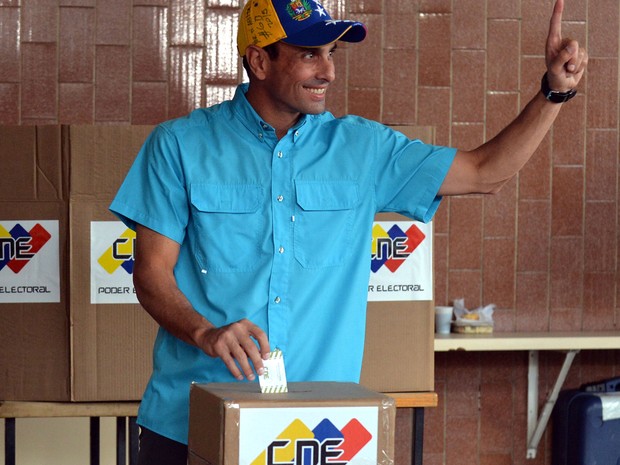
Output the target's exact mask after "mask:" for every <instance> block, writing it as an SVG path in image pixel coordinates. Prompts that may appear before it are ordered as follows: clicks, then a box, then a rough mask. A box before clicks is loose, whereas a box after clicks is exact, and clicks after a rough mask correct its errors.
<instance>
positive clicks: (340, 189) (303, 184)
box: [295, 181, 359, 211]
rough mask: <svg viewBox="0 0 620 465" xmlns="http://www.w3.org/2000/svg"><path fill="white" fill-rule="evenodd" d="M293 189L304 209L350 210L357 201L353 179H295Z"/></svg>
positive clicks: (357, 195) (357, 194)
mask: <svg viewBox="0 0 620 465" xmlns="http://www.w3.org/2000/svg"><path fill="white" fill-rule="evenodd" d="M295 190H296V193H297V203H298V204H299V206H300V207H301V208H303V209H304V210H306V211H321V210H350V209H351V208H353V207H355V206H356V205H357V204H358V203H359V188H358V185H357V183H356V182H355V181H296V182H295Z"/></svg>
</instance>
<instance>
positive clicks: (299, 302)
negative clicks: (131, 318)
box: [110, 0, 587, 465]
mask: <svg viewBox="0 0 620 465" xmlns="http://www.w3.org/2000/svg"><path fill="white" fill-rule="evenodd" d="M562 10H563V0H558V1H557V3H556V5H555V7H554V11H553V15H552V18H551V22H550V28H549V35H548V39H547V45H546V64H547V73H546V74H545V77H544V79H543V81H542V92H541V93H538V94H537V95H536V96H535V97H534V98H533V99H532V100H531V102H530V103H529V104H528V105H527V106H526V107H525V109H524V110H523V112H522V113H521V115H519V117H517V119H516V120H515V121H514V122H512V123H511V124H510V125H509V126H508V127H507V128H506V129H504V130H503V131H502V132H501V133H500V134H499V135H498V136H497V137H495V138H493V139H492V140H490V141H489V142H487V143H485V144H484V145H482V146H481V147H479V148H477V149H475V150H473V151H467V152H466V151H457V150H455V149H450V148H445V147H434V146H429V145H425V144H422V143H421V142H419V141H410V140H408V139H407V138H406V137H404V136H403V135H402V134H400V133H398V132H395V131H393V130H391V129H389V128H387V127H385V126H383V125H380V124H378V123H375V122H372V121H368V120H365V119H362V118H358V117H354V116H347V117H344V118H340V119H336V118H334V117H333V116H332V115H331V114H329V113H326V112H325V98H326V93H327V89H328V88H329V86H330V84H331V83H332V82H333V81H334V79H335V69H334V63H333V58H332V55H333V53H334V52H335V50H336V48H337V41H338V40H343V41H350V42H358V41H361V40H363V39H364V37H365V36H366V28H365V26H364V25H363V24H361V23H358V22H354V21H333V20H331V18H330V17H329V15H328V14H327V12H326V11H325V9H324V8H323V7H322V6H321V5H320V3H318V2H317V1H314V0H305V1H290V0H251V1H250V2H249V3H248V4H247V5H246V6H245V8H244V10H243V13H242V15H241V18H240V24H239V36H238V49H239V53H240V55H241V56H242V57H243V59H244V66H245V67H246V69H247V71H248V75H249V77H250V83H249V85H241V86H240V87H239V88H238V89H237V92H236V94H235V96H234V98H233V100H231V101H227V102H224V103H222V104H220V105H216V106H214V107H211V108H207V109H199V110H196V111H194V112H192V113H191V114H190V115H188V116H187V117H185V118H180V119H177V120H174V121H169V122H166V123H164V124H161V125H159V126H158V127H157V128H156V129H155V130H154V131H153V133H152V134H151V135H150V136H149V138H148V139H147V141H146V142H145V144H144V146H143V148H142V150H141V151H140V153H139V155H138V157H137V159H136V162H135V163H134V166H133V167H132V168H131V170H130V172H129V173H128V176H127V179H126V180H125V182H124V183H123V186H122V187H121V189H120V190H119V193H118V195H117V197H116V198H115V200H114V201H113V203H112V205H111V207H110V208H111V210H112V211H113V212H115V213H116V214H117V215H118V216H119V217H120V218H121V219H122V220H123V221H124V222H125V223H126V224H127V225H128V226H130V227H132V228H135V229H136V231H137V240H136V251H135V258H136V262H135V267H134V282H135V286H136V291H137V293H138V297H139V300H140V302H141V303H142V305H143V306H144V308H145V309H146V310H147V311H148V312H149V313H150V314H151V315H152V316H153V318H154V319H155V320H156V321H157V322H158V323H159V324H160V326H161V329H160V331H159V333H158V337H157V340H156V343H155V348H154V370H153V375H152V377H151V380H150V382H149V385H148V387H147V389H146V391H145V394H144V397H143V400H142V404H141V407H140V413H139V420H138V421H139V424H140V425H141V426H142V436H141V447H140V461H139V463H140V464H141V465H146V464H156V463H166V464H168V465H170V464H176V463H179V464H180V463H185V460H186V455H187V448H186V446H185V444H186V443H187V420H188V409H189V406H188V395H189V385H190V383H191V382H192V381H196V382H230V381H235V380H237V381H243V380H244V379H245V380H249V381H255V378H256V374H259V375H260V374H261V373H262V370H263V364H262V360H263V359H264V358H266V357H267V356H268V354H269V352H270V351H271V350H273V349H275V348H279V349H281V350H282V351H283V353H284V358H285V361H286V370H287V376H288V378H289V381H321V380H331V381H354V382H356V381H358V380H359V375H360V370H361V363H362V353H363V345H364V341H363V338H364V331H365V328H364V325H365V318H366V317H365V308H366V295H367V294H366V289H367V284H368V277H369V270H370V253H369V250H368V247H369V244H370V237H371V225H372V221H373V218H374V216H375V214H376V213H377V212H379V211H392V212H400V213H402V214H405V215H407V216H409V217H411V218H414V219H416V220H420V221H429V220H430V219H431V218H432V216H433V214H434V213H435V211H436V209H437V207H438V205H439V202H440V200H441V197H442V196H444V195H459V194H467V193H495V192H497V191H498V190H499V189H500V188H501V186H502V185H503V184H505V183H506V182H507V181H508V180H509V179H511V178H512V177H513V176H514V175H515V174H516V173H517V172H518V171H519V169H520V168H521V167H522V166H523V165H524V164H525V163H526V162H527V160H528V159H529V158H530V157H531V155H532V154H533V153H534V151H535V150H536V148H537V146H538V145H539V143H540V141H541V140H542V138H543V137H544V136H545V134H546V132H547V131H548V129H549V128H550V126H551V124H552V123H553V121H554V119H555V117H556V116H557V114H558V112H559V109H560V107H561V105H560V104H557V103H554V102H563V101H566V100H568V99H570V98H571V96H572V95H574V91H573V89H574V88H576V87H577V84H578V83H579V80H580V79H581V77H582V75H583V73H584V70H585V67H586V64H587V54H586V53H585V51H584V50H583V49H580V48H579V44H577V43H576V42H575V41H571V40H563V39H562V37H561V31H560V24H561V16H562Z"/></svg>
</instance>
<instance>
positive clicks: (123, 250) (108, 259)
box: [97, 229, 136, 274]
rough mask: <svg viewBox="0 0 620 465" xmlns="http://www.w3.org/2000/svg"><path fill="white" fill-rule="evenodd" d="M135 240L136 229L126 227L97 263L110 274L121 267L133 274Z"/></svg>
mask: <svg viewBox="0 0 620 465" xmlns="http://www.w3.org/2000/svg"><path fill="white" fill-rule="evenodd" d="M135 242H136V233H135V231H132V230H131V229H126V230H125V231H124V232H123V233H122V234H121V235H120V236H119V237H118V238H117V239H116V240H115V241H114V242H113V243H112V245H111V246H110V247H108V248H107V249H106V250H105V252H103V254H102V255H101V256H100V257H99V259H98V260H97V263H99V264H100V265H101V267H102V268H103V269H104V270H105V271H107V272H108V273H109V274H114V273H115V272H116V270H118V269H119V268H122V269H124V270H125V271H126V272H127V274H132V273H133V264H134V255H133V253H134V247H135Z"/></svg>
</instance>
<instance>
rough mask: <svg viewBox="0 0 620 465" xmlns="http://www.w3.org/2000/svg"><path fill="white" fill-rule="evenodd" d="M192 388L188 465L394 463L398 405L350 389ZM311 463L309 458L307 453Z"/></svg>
mask: <svg viewBox="0 0 620 465" xmlns="http://www.w3.org/2000/svg"><path fill="white" fill-rule="evenodd" d="M288 387H289V392H288V393H281V394H261V393H260V390H259V387H258V384H257V383H228V384H226V383H224V384H195V385H193V386H192V389H191V391H190V424H189V464H190V465H207V464H208V465H267V464H276V463H302V461H301V457H302V455H304V454H312V455H310V456H309V457H311V458H312V461H304V462H303V463H336V462H337V463H350V464H351V465H354V464H356V463H357V464H366V463H372V464H392V463H393V461H394V428H395V426H394V425H395V416H396V406H395V403H394V400H393V399H392V398H390V397H387V396H385V395H383V394H378V393H376V392H373V391H371V390H369V389H365V388H364V387H362V386H359V385H357V384H353V383H316V382H315V383H289V386H288ZM306 456H307V457H308V455H306Z"/></svg>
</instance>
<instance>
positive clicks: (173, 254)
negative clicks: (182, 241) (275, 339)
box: [134, 226, 269, 380]
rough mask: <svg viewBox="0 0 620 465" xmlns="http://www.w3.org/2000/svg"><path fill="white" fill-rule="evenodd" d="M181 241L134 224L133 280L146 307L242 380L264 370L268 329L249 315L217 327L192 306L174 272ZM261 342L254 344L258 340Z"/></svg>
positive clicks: (267, 351)
mask: <svg viewBox="0 0 620 465" xmlns="http://www.w3.org/2000/svg"><path fill="white" fill-rule="evenodd" d="M178 256H179V245H178V244H177V243H176V242H174V241H173V240H171V239H168V238H167V237H165V236H162V235H161V234H158V233H156V232H155V231H152V230H150V229H148V228H145V227H143V226H138V227H137V230H136V250H135V264H134V285H135V287H136V293H137V295H138V300H139V301H140V303H141V304H142V306H143V307H144V308H145V310H146V311H147V312H148V313H149V314H150V315H151V316H152V317H153V319H155V321H157V323H159V325H160V326H162V327H163V328H164V329H166V330H167V331H168V332H169V333H171V334H172V335H174V336H176V337H177V338H179V339H181V340H182V341H184V342H186V343H188V344H191V345H193V346H196V347H198V348H200V349H202V350H203V351H204V352H205V353H206V354H207V355H209V356H211V357H219V358H221V359H222V360H223V361H224V363H225V364H226V366H227V367H228V370H229V371H230V372H231V373H232V374H233V376H234V377H235V378H237V379H239V380H241V379H243V377H244V375H245V377H246V378H248V379H250V380H252V379H254V373H253V371H252V367H251V365H250V362H251V364H252V365H254V368H255V369H256V372H257V373H258V374H261V373H262V369H263V362H262V359H263V357H264V358H266V357H267V355H268V354H269V342H268V340H267V335H266V334H265V333H264V332H263V331H262V330H261V329H260V328H259V327H258V326H256V325H255V324H253V323H252V322H250V321H249V320H247V319H244V320H240V321H237V322H234V323H231V324H229V325H227V326H224V327H221V328H217V327H215V326H214V325H213V324H211V322H209V321H208V320H207V319H206V318H204V317H203V316H202V315H200V314H199V313H198V312H196V311H195V310H194V308H193V307H192V305H191V304H190V302H189V301H188V300H187V298H186V297H185V295H184V294H183V293H182V292H181V291H180V289H179V288H178V286H177V283H176V279H175V277H174V272H173V270H174V267H175V265H176V262H177V259H178ZM253 339H254V340H256V341H257V342H258V344H259V348H257V347H256V344H255V343H254V340H253Z"/></svg>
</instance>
